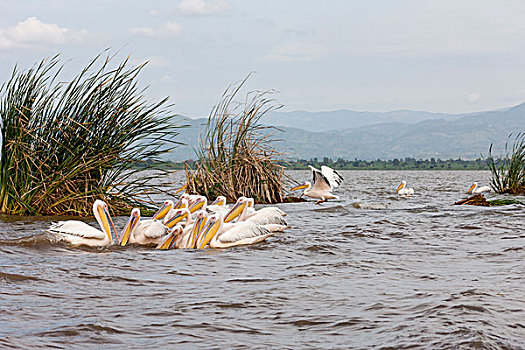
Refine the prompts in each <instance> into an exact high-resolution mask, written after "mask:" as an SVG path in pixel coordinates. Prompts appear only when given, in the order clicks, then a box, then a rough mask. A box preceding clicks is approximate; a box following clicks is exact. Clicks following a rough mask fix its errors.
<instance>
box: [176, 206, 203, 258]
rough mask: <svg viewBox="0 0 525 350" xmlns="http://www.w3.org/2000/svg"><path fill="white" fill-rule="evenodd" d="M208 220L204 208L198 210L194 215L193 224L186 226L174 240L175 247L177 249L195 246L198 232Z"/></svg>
mask: <svg viewBox="0 0 525 350" xmlns="http://www.w3.org/2000/svg"><path fill="white" fill-rule="evenodd" d="M207 220H208V213H207V212H206V211H204V210H199V211H198V212H197V213H196V216H195V222H194V223H193V225H191V226H188V229H185V230H184V232H183V233H182V234H181V235H179V236H178V238H177V239H176V240H175V243H174V245H175V247H176V248H179V249H193V248H194V247H195V244H196V241H197V238H198V237H199V233H200V232H201V230H202V229H203V228H204V226H205V225H206V222H207Z"/></svg>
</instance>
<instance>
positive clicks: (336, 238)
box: [0, 171, 525, 349]
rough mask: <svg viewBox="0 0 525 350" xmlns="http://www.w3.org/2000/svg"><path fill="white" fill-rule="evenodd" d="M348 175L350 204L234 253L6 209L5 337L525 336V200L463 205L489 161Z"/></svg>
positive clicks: (66, 341)
mask: <svg viewBox="0 0 525 350" xmlns="http://www.w3.org/2000/svg"><path fill="white" fill-rule="evenodd" d="M342 173H343V176H344V177H345V183H344V184H343V186H342V188H340V189H339V190H338V191H337V194H339V195H340V196H341V201H339V202H332V203H325V204H324V205H322V206H316V205H314V204H313V203H299V204H287V205H281V208H282V209H284V210H285V211H286V212H288V221H289V223H290V224H291V225H292V226H293V228H292V229H290V230H288V231H287V232H285V233H283V234H280V235H278V236H275V237H273V238H270V239H269V240H268V241H267V242H265V243H261V244H258V245H254V246H248V247H238V248H233V249H226V250H204V251H184V250H171V251H155V250H151V249H147V248H142V247H124V248H120V247H111V248H109V249H101V250H97V249H78V248H77V249H74V248H70V247H67V246H64V245H59V244H54V243H51V242H50V241H49V239H47V238H46V236H44V235H41V232H42V230H43V229H44V228H46V227H47V226H48V225H49V223H50V221H51V219H49V218H22V219H19V218H16V219H15V218H12V217H0V220H1V221H2V223H1V225H0V347H14V348H16V347H19V348H49V347H56V348H72V347H82V348H101V347H102V345H103V344H104V347H105V348H108V347H110V348H146V347H154V348H166V347H172V348H187V349H194V348H201V349H221V348H229V349H233V348H237V349H246V348H260V349H268V348H283V349H297V348H311V349H320V348H330V349H337V348H340V349H350V348H392V349H402V348H480V349H517V348H525V278H524V276H525V229H524V223H525V207H523V206H520V205H511V206H505V207H496V208H494V207H493V208H482V207H457V206H452V205H451V204H452V203H453V202H454V201H456V200H458V199H460V198H464V197H465V195H464V192H465V190H466V189H467V188H468V186H469V185H470V183H471V182H472V181H478V182H479V183H481V184H488V178H489V174H488V173H487V172H453V171H443V172H423V171H411V172H394V171H389V172H381V171H371V172H368V171H362V172H351V171H348V172H342ZM293 176H294V177H295V178H297V179H298V180H306V179H308V178H309V177H310V175H309V173H308V172H294V173H293ZM402 179H406V180H407V182H408V185H409V187H414V189H415V191H416V194H415V196H414V197H411V198H399V197H397V196H395V195H393V194H392V193H393V191H394V189H395V188H396V187H397V185H398V183H399V181H400V180H402ZM125 220H126V218H123V217H122V218H118V219H117V220H116V222H115V223H116V225H117V226H120V227H122V225H124V223H125Z"/></svg>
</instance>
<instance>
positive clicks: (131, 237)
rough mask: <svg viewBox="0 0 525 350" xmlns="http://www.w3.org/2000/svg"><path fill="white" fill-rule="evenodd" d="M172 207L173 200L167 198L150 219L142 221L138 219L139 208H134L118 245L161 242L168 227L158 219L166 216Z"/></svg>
mask: <svg viewBox="0 0 525 350" xmlns="http://www.w3.org/2000/svg"><path fill="white" fill-rule="evenodd" d="M172 207H173V202H172V201H171V200H167V201H165V202H164V203H163V205H162V206H161V207H160V208H159V210H157V212H156V213H155V215H153V217H152V218H151V219H150V220H142V221H141V220H140V210H139V209H138V208H134V209H133V210H132V211H131V215H130V218H129V221H128V223H127V224H126V227H125V228H124V231H123V233H122V238H121V239H120V245H121V246H125V245H126V244H128V243H135V244H159V243H160V242H162V241H163V240H164V238H165V236H166V235H167V234H168V233H169V232H168V227H167V226H166V225H164V223H163V222H162V221H160V220H161V219H163V218H164V217H165V216H166V214H167V213H168V212H169V211H170V210H171V208H172Z"/></svg>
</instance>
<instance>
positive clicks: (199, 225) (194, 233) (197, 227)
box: [190, 217, 208, 249]
mask: <svg viewBox="0 0 525 350" xmlns="http://www.w3.org/2000/svg"><path fill="white" fill-rule="evenodd" d="M206 221H208V218H207V217H200V218H197V220H196V221H195V223H194V224H193V230H191V237H190V248H191V249H193V248H195V244H196V241H197V237H198V236H199V233H200V232H201V230H202V229H203V228H204V226H205V225H206Z"/></svg>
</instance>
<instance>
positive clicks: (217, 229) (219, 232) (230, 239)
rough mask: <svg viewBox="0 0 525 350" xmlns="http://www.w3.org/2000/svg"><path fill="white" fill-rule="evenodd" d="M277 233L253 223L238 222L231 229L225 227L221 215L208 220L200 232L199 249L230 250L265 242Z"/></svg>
mask: <svg viewBox="0 0 525 350" xmlns="http://www.w3.org/2000/svg"><path fill="white" fill-rule="evenodd" d="M275 233H276V231H274V232H271V231H269V230H268V229H267V228H266V227H265V226H264V225H257V224H255V223H253V222H246V221H242V222H238V223H235V224H232V225H231V226H230V227H229V228H225V227H224V221H223V219H222V218H221V216H220V215H212V216H210V217H209V218H208V222H207V224H206V226H204V227H203V229H202V230H201V231H200V232H199V237H198V239H197V245H196V248H197V249H203V248H205V247H206V246H207V245H208V244H209V245H210V247H211V248H228V247H233V246H238V245H246V244H254V243H257V242H261V241H264V240H265V239H266V238H268V237H270V236H272V235H274V234H275Z"/></svg>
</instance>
